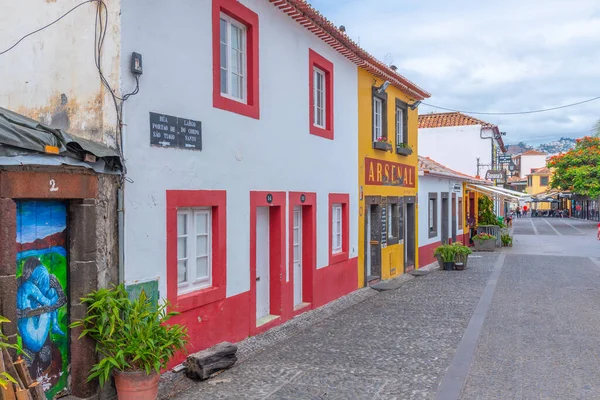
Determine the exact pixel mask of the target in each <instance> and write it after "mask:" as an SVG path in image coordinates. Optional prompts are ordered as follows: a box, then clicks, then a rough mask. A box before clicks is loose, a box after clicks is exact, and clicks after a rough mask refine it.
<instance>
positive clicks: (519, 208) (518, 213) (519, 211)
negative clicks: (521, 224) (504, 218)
mask: <svg viewBox="0 0 600 400" xmlns="http://www.w3.org/2000/svg"><path fill="white" fill-rule="evenodd" d="M518 218H521V207H517V219H518Z"/></svg>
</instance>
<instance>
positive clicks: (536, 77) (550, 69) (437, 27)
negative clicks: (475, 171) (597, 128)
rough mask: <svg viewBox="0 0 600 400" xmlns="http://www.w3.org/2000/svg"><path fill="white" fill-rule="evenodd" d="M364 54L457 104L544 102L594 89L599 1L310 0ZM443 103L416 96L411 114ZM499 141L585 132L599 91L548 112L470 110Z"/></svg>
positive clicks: (515, 107) (599, 75) (598, 72)
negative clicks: (489, 125) (416, 107)
mask: <svg viewBox="0 0 600 400" xmlns="http://www.w3.org/2000/svg"><path fill="white" fill-rule="evenodd" d="M310 3H311V4H312V5H313V6H314V7H315V8H317V9H318V10H319V11H321V12H322V13H323V14H324V15H325V16H326V17H327V18H328V19H329V20H330V21H332V22H333V23H334V24H335V25H338V26H339V25H344V26H345V27H346V33H347V34H348V35H349V36H350V37H351V38H352V39H353V40H354V41H356V42H359V44H360V46H361V47H363V48H364V49H365V50H367V51H368V52H369V53H371V54H372V55H374V56H375V57H377V58H378V59H379V60H381V61H383V62H385V63H386V64H394V65H396V66H397V67H398V72H399V73H400V74H402V75H403V76H405V77H406V78H408V79H410V80H411V81H413V82H415V83H416V84H417V85H419V86H420V87H422V88H423V89H425V90H426V91H428V92H429V93H431V94H432V96H431V98H429V99H427V100H425V102H426V103H429V104H433V105H437V106H441V107H446V108H451V109H456V110H463V111H480V112H514V111H528V110H536V109H544V108H551V107H556V106H562V105H565V104H570V103H575V102H578V101H582V100H586V99H590V98H593V97H597V96H600V0H567V1H565V0H528V1H527V0H502V1H497V0H488V1H482V0H451V1H447V0H425V1H408V0H310ZM430 112H444V111H443V110H436V109H434V108H431V107H428V106H425V105H421V106H419V114H426V113H430ZM471 115H472V116H474V117H476V118H480V119H483V120H485V121H487V122H491V123H494V124H497V125H498V127H499V128H500V131H502V132H506V138H505V142H507V143H517V142H519V141H527V142H529V143H534V144H537V143H540V142H546V141H549V140H552V139H557V138H560V137H561V136H565V137H582V136H585V135H586V134H589V132H590V130H591V129H592V127H593V125H594V123H595V122H596V121H597V120H598V119H600V100H596V101H594V102H590V103H586V104H583V105H579V106H576V107H571V108H566V109H562V110H557V111H551V112H545V113H539V114H529V115H516V116H498V115H476V114H471Z"/></svg>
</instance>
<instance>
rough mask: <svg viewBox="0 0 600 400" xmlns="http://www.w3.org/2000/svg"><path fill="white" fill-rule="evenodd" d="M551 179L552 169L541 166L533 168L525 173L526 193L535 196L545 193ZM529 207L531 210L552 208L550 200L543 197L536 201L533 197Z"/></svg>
mask: <svg viewBox="0 0 600 400" xmlns="http://www.w3.org/2000/svg"><path fill="white" fill-rule="evenodd" d="M551 180H552V171H551V170H550V169H549V168H546V167H543V168H539V169H533V171H532V172H531V173H530V174H528V175H527V189H526V191H527V194H529V195H530V196H537V195H540V194H544V193H546V192H547V191H548V189H549V188H550V182H551ZM529 208H530V209H531V210H550V209H552V200H551V199H548V200H546V199H544V200H540V201H537V200H536V199H533V200H532V201H531V202H530V205H529Z"/></svg>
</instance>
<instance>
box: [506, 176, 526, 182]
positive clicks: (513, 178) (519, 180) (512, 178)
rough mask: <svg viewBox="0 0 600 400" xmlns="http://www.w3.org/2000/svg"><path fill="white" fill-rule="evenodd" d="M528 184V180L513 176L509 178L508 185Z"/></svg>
mask: <svg viewBox="0 0 600 400" xmlns="http://www.w3.org/2000/svg"><path fill="white" fill-rule="evenodd" d="M519 182H522V183H527V179H526V178H521V177H520V176H511V177H510V178H508V183H519Z"/></svg>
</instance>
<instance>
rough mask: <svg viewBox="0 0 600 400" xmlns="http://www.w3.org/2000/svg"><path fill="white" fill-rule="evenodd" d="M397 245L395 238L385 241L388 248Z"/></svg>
mask: <svg viewBox="0 0 600 400" xmlns="http://www.w3.org/2000/svg"><path fill="white" fill-rule="evenodd" d="M398 243H399V240H398V238H395V237H389V238H388V239H387V244H388V246H393V245H395V244H398Z"/></svg>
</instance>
